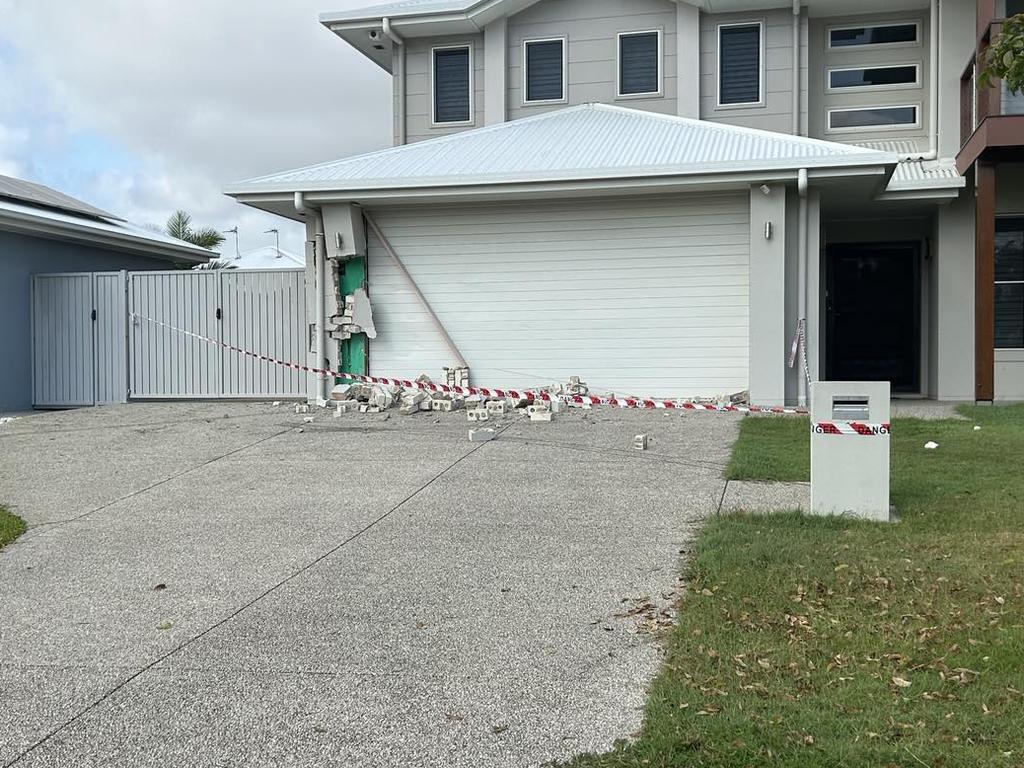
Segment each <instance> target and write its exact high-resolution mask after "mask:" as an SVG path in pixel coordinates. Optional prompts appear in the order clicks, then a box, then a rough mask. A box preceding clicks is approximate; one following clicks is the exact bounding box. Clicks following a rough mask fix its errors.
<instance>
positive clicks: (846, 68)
mask: <svg viewBox="0 0 1024 768" xmlns="http://www.w3.org/2000/svg"><path fill="white" fill-rule="evenodd" d="M903 67H913V68H914V81H913V82H911V83H889V84H885V85H851V86H849V87H846V88H843V87H842V86H840V87H835V86H833V85H832V73H833V72H855V71H857V70H868V69H902V68H903ZM920 88H921V62H919V61H907V62H903V63H901V64H857V65H853V64H837V65H835V66H829V67H826V68H825V92H826V93H865V92H867V93H874V92H877V91H905V90H918V89H920Z"/></svg>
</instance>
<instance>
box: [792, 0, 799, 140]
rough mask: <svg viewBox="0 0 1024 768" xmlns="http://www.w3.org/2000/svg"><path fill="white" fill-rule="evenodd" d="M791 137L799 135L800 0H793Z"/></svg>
mask: <svg viewBox="0 0 1024 768" xmlns="http://www.w3.org/2000/svg"><path fill="white" fill-rule="evenodd" d="M793 135H794V136H799V135H800V0H793Z"/></svg>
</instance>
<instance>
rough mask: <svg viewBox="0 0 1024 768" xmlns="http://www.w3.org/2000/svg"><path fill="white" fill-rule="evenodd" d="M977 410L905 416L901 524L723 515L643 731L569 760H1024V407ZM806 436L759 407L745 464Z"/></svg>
mask: <svg viewBox="0 0 1024 768" xmlns="http://www.w3.org/2000/svg"><path fill="white" fill-rule="evenodd" d="M962 413H963V414H964V415H965V416H967V417H968V418H969V419H970V421H966V422H964V421H953V420H949V421H938V422H936V421H919V420H914V419H902V420H898V421H896V422H895V424H894V435H893V439H892V448H893V462H892V464H893V478H892V497H893V503H894V504H895V505H896V506H897V508H898V509H899V511H900V514H901V520H900V522H899V523H896V524H891V525H886V524H872V523H860V522H854V521H850V520H842V519H820V518H808V517H802V516H799V515H776V516H743V515H731V516H722V517H718V518H715V519H713V520H712V521H711V522H710V523H709V524H708V526H707V528H706V529H705V531H704V533H703V535H702V536H701V539H700V541H699V544H698V547H697V551H696V553H695V556H694V558H693V560H692V561H691V563H690V566H689V569H688V573H687V586H688V590H687V594H686V596H685V597H684V598H683V600H682V602H681V605H680V611H679V623H678V625H677V626H676V627H675V629H674V630H673V632H672V634H671V636H670V638H669V641H668V643H667V646H666V658H665V663H664V666H663V669H662V671H661V673H660V674H659V676H658V678H657V679H656V681H655V682H654V684H653V687H652V689H651V692H650V697H649V702H648V705H647V710H646V716H645V724H644V727H643V729H642V732H641V733H640V734H639V737H638V739H637V740H636V741H634V742H632V743H630V744H620V745H619V746H618V747H617V748H616V749H615V750H614V751H612V752H611V753H608V754H604V755H591V756H585V757H581V758H579V759H578V760H576V761H575V762H573V763H572V765H574V766H577V768H584V767H589V766H692V765H700V766H752V765H773V766H801V767H804V766H860V765H879V766H921V765H925V766H1024V728H1022V726H1021V722H1022V720H1021V713H1022V712H1024V609H1022V606H1024V472H1022V471H1021V457H1022V456H1024V406H1014V407H1007V408H965V409H963V411H962ZM975 425H977V426H980V427H981V429H980V430H975V428H974V427H975ZM772 437H774V438H775V439H771V438H772ZM807 439H808V430H807V427H806V422H804V424H799V423H798V422H797V421H796V420H794V421H793V422H788V423H787V422H784V421H783V420H781V419H780V420H774V419H747V420H746V421H745V422H744V426H743V430H742V431H741V436H740V440H739V443H738V445H737V447H736V455H735V456H734V462H733V465H732V466H731V467H730V476H731V473H733V472H736V473H737V476H742V477H744V479H785V480H791V479H805V476H804V477H800V473H801V472H804V469H803V467H802V465H801V464H800V463H799V462H800V461H802V460H803V459H799V460H798V459H797V458H795V455H796V454H795V453H794V449H795V448H799V455H800V456H801V457H802V456H803V455H804V453H805V451H806V440H807ZM928 441H935V442H937V443H938V444H939V448H938V450H935V451H926V450H925V449H924V447H923V446H924V444H925V443H926V442H928ZM798 442H799V445H798V444H797V443H798ZM776 454H779V455H776ZM757 467H761V469H760V470H758V469H757ZM758 471H760V472H761V473H762V474H761V475H758V474H757V473H758Z"/></svg>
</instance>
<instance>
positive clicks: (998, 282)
mask: <svg viewBox="0 0 1024 768" xmlns="http://www.w3.org/2000/svg"><path fill="white" fill-rule="evenodd" d="M999 219H1017V220H1019V221H1020V222H1021V229H1024V213H999V214H996V220H999ZM992 284H993V287H994V286H996V285H1024V278H1022V279H1020V280H997V279H995V277H994V276H993V280H992ZM994 310H995V306H994V305H993V311H994ZM995 342H996V340H995V336H994V334H993V338H992V345H993V349H994V350H996V351H998V352H1024V347H997V346H995Z"/></svg>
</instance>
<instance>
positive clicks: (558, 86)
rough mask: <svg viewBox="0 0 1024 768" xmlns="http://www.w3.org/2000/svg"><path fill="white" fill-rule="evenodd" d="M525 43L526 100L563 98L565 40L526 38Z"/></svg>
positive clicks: (556, 99)
mask: <svg viewBox="0 0 1024 768" xmlns="http://www.w3.org/2000/svg"><path fill="white" fill-rule="evenodd" d="M525 45H526V51H525V54H526V101H561V100H562V99H564V98H565V51H564V45H565V41H564V40H528V41H527V42H526V43H525Z"/></svg>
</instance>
